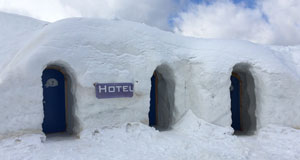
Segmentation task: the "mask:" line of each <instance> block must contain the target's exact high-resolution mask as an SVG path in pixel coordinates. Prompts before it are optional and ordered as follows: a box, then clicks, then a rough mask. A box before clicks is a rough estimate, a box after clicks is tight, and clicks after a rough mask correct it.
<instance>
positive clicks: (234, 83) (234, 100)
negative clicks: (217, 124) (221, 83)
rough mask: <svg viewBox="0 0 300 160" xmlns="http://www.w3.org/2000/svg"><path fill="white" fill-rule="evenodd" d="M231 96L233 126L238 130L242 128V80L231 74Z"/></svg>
mask: <svg viewBox="0 0 300 160" xmlns="http://www.w3.org/2000/svg"><path fill="white" fill-rule="evenodd" d="M230 79H231V87H230V98H231V114H232V115H231V119H232V124H231V127H232V128H233V129H234V130H235V131H236V130H237V131H240V130H241V118H240V80H239V79H238V78H237V77H235V76H231V78H230Z"/></svg>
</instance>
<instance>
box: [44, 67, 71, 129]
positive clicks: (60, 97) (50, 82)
mask: <svg viewBox="0 0 300 160" xmlns="http://www.w3.org/2000/svg"><path fill="white" fill-rule="evenodd" d="M42 82H43V96H44V98H43V106H44V121H43V124H42V127H43V132H44V133H45V134H49V133H57V132H65V131H66V84H65V82H66V81H65V76H64V74H63V73H62V72H60V71H59V70H56V69H50V68H47V69H45V70H44V71H43V75H42Z"/></svg>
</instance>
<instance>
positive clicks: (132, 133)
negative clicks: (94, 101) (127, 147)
mask: <svg viewBox="0 0 300 160" xmlns="http://www.w3.org/2000/svg"><path fill="white" fill-rule="evenodd" d="M157 134H158V131H157V130H155V129H154V128H152V127H149V126H147V125H145V124H142V123H139V122H131V123H130V122H129V123H125V124H123V125H115V126H104V127H101V128H91V129H86V130H84V131H82V132H81V134H80V138H81V139H93V140H101V139H105V137H110V138H113V137H123V138H124V139H128V138H130V139H136V138H137V139H140V138H147V139H149V138H150V139H151V137H154V136H156V135H157Z"/></svg>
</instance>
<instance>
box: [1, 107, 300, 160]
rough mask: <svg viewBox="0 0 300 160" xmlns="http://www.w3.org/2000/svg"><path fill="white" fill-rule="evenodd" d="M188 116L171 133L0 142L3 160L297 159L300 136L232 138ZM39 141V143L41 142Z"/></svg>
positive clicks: (124, 128) (280, 130)
mask: <svg viewBox="0 0 300 160" xmlns="http://www.w3.org/2000/svg"><path fill="white" fill-rule="evenodd" d="M231 133H232V130H231V129H230V128H224V127H220V126H216V125H213V124H210V123H207V122H205V121H203V120H201V119H198V118H196V116H195V115H193V113H192V112H191V111H188V113H186V115H185V116H184V117H183V118H182V120H180V122H179V123H178V124H177V126H176V127H175V128H174V130H172V131H164V132H158V131H157V130H155V129H154V128H150V127H149V126H146V125H144V124H141V123H136V122H134V123H126V124H123V125H119V126H111V127H104V128H99V129H96V128H95V129H93V130H86V131H85V132H84V133H83V134H82V137H80V138H78V137H68V136H67V135H53V136H49V137H47V139H46V141H45V140H44V139H45V137H44V136H43V135H39V134H29V135H23V136H18V137H12V138H8V139H3V140H1V141H0V155H1V159H3V160H41V159H48V160H54V159H57V160H58V159H64V160H69V159H70V160H71V159H72V160H96V159H106V160H127V159H128V160H152V159H153V160H157V159H166V160H199V159H203V160H299V158H300V155H299V152H300V139H299V137H300V131H299V130H295V129H292V128H287V127H280V126H268V127H265V128H262V129H260V130H259V131H258V132H257V134H256V135H252V136H233V135H231ZM42 141H43V142H42Z"/></svg>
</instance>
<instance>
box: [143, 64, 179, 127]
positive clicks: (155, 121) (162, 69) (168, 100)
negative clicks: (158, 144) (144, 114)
mask: <svg viewBox="0 0 300 160" xmlns="http://www.w3.org/2000/svg"><path fill="white" fill-rule="evenodd" d="M174 92H175V82H174V76H173V72H172V70H171V69H170V68H169V67H168V66H167V65H161V66H158V67H157V68H156V70H155V71H154V73H153V76H152V77H151V91H150V110H149V113H148V117H149V126H152V127H154V128H156V129H157V130H160V131H163V130H168V129H169V128H170V127H171V124H172V123H173V114H174V100H175V98H174Z"/></svg>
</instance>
